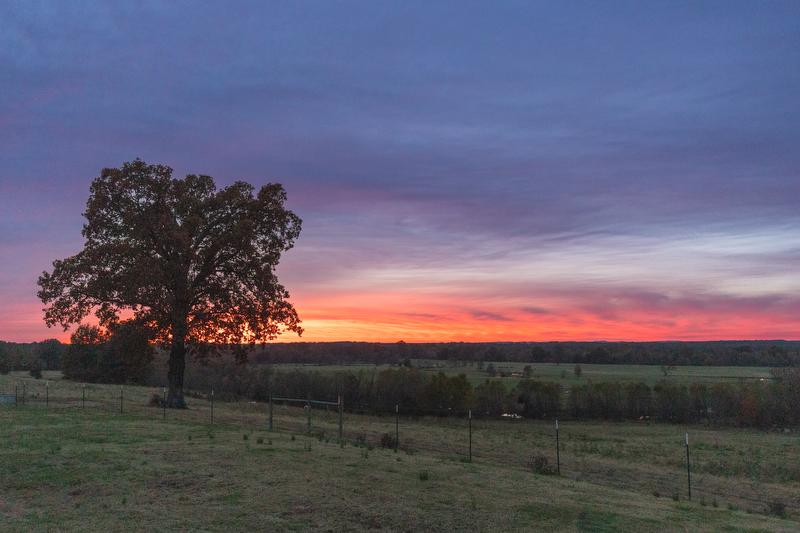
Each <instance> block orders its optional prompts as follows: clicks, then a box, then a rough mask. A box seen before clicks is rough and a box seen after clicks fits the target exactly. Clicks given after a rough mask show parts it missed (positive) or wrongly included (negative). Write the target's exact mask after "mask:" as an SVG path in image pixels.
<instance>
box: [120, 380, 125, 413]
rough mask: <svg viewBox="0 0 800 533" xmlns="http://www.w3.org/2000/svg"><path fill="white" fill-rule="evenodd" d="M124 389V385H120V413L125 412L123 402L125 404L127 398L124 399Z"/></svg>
mask: <svg viewBox="0 0 800 533" xmlns="http://www.w3.org/2000/svg"><path fill="white" fill-rule="evenodd" d="M122 390H123V389H122V385H120V387H119V414H122V413H123V412H124V410H123V408H122V406H123V404H124V402H125V400H124V399H123V392H122Z"/></svg>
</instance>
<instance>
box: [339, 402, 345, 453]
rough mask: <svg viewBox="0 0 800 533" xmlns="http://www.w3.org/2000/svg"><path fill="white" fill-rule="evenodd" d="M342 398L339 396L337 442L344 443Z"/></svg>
mask: <svg viewBox="0 0 800 533" xmlns="http://www.w3.org/2000/svg"><path fill="white" fill-rule="evenodd" d="M343 419H344V398H342V395H341V394H340V395H339V442H344V427H343V422H344V420H343Z"/></svg>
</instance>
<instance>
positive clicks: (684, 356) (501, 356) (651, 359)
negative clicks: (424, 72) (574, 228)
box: [0, 339, 800, 371]
mask: <svg viewBox="0 0 800 533" xmlns="http://www.w3.org/2000/svg"><path fill="white" fill-rule="evenodd" d="M67 346H68V345H65V344H61V343H60V342H58V341H57V340H55V339H49V340H45V341H42V342H37V343H10V342H2V341H0V371H2V370H3V369H11V370H30V369H32V368H36V367H37V365H38V367H40V368H42V369H45V370H48V369H49V370H57V369H60V368H61V359H62V357H63V355H64V354H65V353H66V352H67ZM223 351H229V350H223ZM412 359H437V360H442V361H475V362H477V361H486V362H488V361H497V362H522V363H583V364H591V363H595V364H653V365H699V366H771V367H785V366H800V341H709V342H492V343H404V342H398V343H369V342H318V343H314V342H298V343H274V344H268V345H266V346H260V347H256V348H255V349H254V350H252V351H251V352H250V355H249V360H250V362H252V363H255V364H274V363H301V364H357V363H374V364H395V365H397V364H402V363H403V362H405V361H409V360H412Z"/></svg>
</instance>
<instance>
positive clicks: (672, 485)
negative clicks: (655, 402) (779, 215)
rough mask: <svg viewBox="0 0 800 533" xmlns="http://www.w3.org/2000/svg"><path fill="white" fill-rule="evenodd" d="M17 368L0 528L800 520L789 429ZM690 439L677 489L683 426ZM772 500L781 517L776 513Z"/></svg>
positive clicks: (575, 525) (610, 527) (5, 431)
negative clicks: (530, 414) (183, 405)
mask: <svg viewBox="0 0 800 533" xmlns="http://www.w3.org/2000/svg"><path fill="white" fill-rule="evenodd" d="M16 380H24V381H25V382H26V394H27V396H28V402H27V403H26V404H25V405H19V406H17V407H14V406H13V405H12V406H0V531H78V530H80V531H152V530H164V531H175V530H182V531H241V530H259V531H302V530H315V531H363V530H373V529H382V530H386V531H414V530H425V531H451V530H469V531H513V530H519V531H523V530H527V531H609V532H610V531H797V530H798V528H800V523H798V522H797V521H796V520H797V519H798V518H800V501H799V500H798V497H797V495H798V494H800V490H798V489H800V447H799V446H798V443H797V437H796V436H795V435H793V434H783V433H780V434H778V433H763V432H755V431H749V430H735V429H725V430H716V429H710V428H703V427H690V428H684V427H678V426H672V425H646V424H631V423H625V424H611V423H607V424H606V423H565V424H563V425H562V428H561V433H560V438H561V459H562V475H561V476H554V475H541V474H537V473H534V472H532V471H531V469H530V468H529V467H528V463H529V460H530V458H531V457H532V456H534V455H542V456H545V457H547V458H548V459H549V460H550V462H551V463H553V462H554V461H555V449H554V448H555V446H554V438H553V437H554V434H553V428H552V426H551V424H549V423H539V422H530V421H515V422H508V421H487V420H475V421H473V461H472V462H468V461H467V454H468V440H467V439H468V432H467V423H466V421H465V420H459V419H429V418H423V419H401V420H400V444H401V446H400V448H401V449H400V451H399V452H394V451H393V450H391V449H384V448H381V447H380V445H379V442H380V439H381V436H382V435H383V434H385V433H388V434H394V429H395V425H394V419H392V418H380V417H367V416H356V415H351V414H347V413H346V414H345V420H344V427H345V439H346V443H345V444H344V446H341V445H340V443H339V442H338V440H337V438H336V437H337V434H336V432H337V417H336V413H335V412H333V411H325V410H314V411H313V412H312V433H311V434H306V432H305V429H306V428H305V424H306V422H305V417H304V413H303V410H302V409H300V408H297V407H289V406H276V408H275V423H276V428H275V429H276V431H273V432H268V431H267V430H266V426H265V422H266V410H267V409H266V406H264V405H261V404H254V403H250V402H241V403H234V402H231V403H224V404H223V403H219V402H217V404H216V405H215V409H214V424H213V426H212V425H211V409H210V407H211V406H210V403H209V402H208V401H207V399H204V398H193V399H190V406H191V409H189V410H186V411H181V412H172V411H170V412H167V413H166V418H165V419H164V418H162V417H163V416H164V412H163V411H161V410H160V409H158V408H153V407H147V406H146V404H147V399H148V398H149V396H150V394H152V393H153V392H155V391H154V389H147V388H140V387H126V388H125V389H124V390H123V403H122V413H120V401H119V396H120V388H119V387H112V386H103V385H91V386H89V387H87V401H86V403H85V407H81V405H82V400H81V398H82V391H81V389H80V387H79V386H77V385H75V384H72V383H68V382H63V381H59V380H54V381H52V382H51V386H50V387H49V391H48V392H49V395H48V396H49V402H48V403H49V405H45V389H44V386H43V382H42V381H41V380H38V381H36V380H30V379H28V378H23V377H21V376H0V391H2V390H3V389H5V390H6V391H8V390H13V388H14V386H13V381H16ZM686 430H688V431H689V432H690V438H691V442H692V462H693V481H694V483H693V499H692V501H687V499H686V496H687V495H686V477H685V462H684V461H685V458H684V453H685V452H684V448H683V447H682V440H683V432H684V431H686ZM784 513H785V514H786V516H785V517H780V516H776V515H781V514H784Z"/></svg>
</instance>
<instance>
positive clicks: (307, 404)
mask: <svg viewBox="0 0 800 533" xmlns="http://www.w3.org/2000/svg"><path fill="white" fill-rule="evenodd" d="M306 416H307V417H308V433H311V393H308V398H307V399H306Z"/></svg>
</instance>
